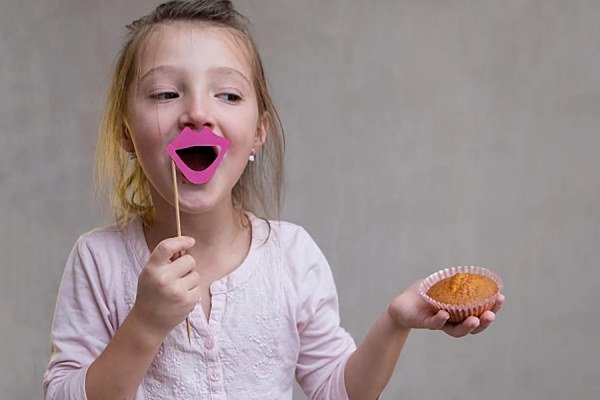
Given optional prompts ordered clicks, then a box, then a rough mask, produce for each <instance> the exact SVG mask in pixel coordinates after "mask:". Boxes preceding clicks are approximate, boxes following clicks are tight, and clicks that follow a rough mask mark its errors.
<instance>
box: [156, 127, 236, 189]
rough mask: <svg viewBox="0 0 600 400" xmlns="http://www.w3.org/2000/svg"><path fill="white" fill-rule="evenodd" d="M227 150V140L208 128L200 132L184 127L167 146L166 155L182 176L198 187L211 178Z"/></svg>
mask: <svg viewBox="0 0 600 400" xmlns="http://www.w3.org/2000/svg"><path fill="white" fill-rule="evenodd" d="M228 148H229V140H227V139H225V138H223V137H221V136H218V135H216V134H215V133H214V132H213V131H212V130H210V128H208V127H204V128H203V129H202V130H201V131H200V132H196V131H193V130H192V129H190V128H189V127H185V128H184V129H183V130H182V131H181V133H180V134H179V136H177V138H175V140H174V141H173V142H172V143H170V144H169V145H168V146H167V153H169V156H171V159H172V160H173V161H174V162H175V165H176V166H177V168H179V170H180V171H181V173H182V174H183V176H185V177H186V178H187V179H188V180H189V181H190V182H192V183H194V184H197V185H199V184H203V183H206V182H208V181H209V180H210V179H211V178H212V177H213V175H214V174H215V172H216V170H217V167H218V166H219V164H220V163H221V160H223V157H224V156H225V153H226V152H227V149H228Z"/></svg>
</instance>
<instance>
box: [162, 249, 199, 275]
mask: <svg viewBox="0 0 600 400" xmlns="http://www.w3.org/2000/svg"><path fill="white" fill-rule="evenodd" d="M163 268H164V270H165V271H166V273H167V274H168V276H169V277H170V278H171V279H181V278H183V277H185V276H186V275H188V274H189V273H190V272H192V271H194V269H195V268H196V260H195V259H194V257H192V256H191V255H189V254H186V255H184V256H183V257H181V258H178V259H177V260H175V261H173V262H172V263H170V264H166V265H164V266H163Z"/></svg>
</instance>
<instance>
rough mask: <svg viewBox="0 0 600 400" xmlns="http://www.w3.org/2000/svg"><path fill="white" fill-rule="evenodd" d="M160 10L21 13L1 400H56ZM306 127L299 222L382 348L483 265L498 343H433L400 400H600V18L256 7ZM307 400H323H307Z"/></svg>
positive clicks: (294, 130) (129, 6)
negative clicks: (409, 307)
mask: <svg viewBox="0 0 600 400" xmlns="http://www.w3.org/2000/svg"><path fill="white" fill-rule="evenodd" d="M157 3H158V2H157V1H150V0H129V1H120V0H102V1H97V0H24V1H18V2H17V1H13V2H9V1H8V0H2V5H1V6H0V57H1V58H0V60H1V61H0V88H1V90H2V91H1V93H2V95H0V132H1V135H2V139H3V144H2V145H1V147H0V224H1V231H0V232H1V235H2V236H1V240H0V254H1V255H2V262H1V266H2V275H1V278H0V279H1V280H0V318H1V320H2V322H1V324H0V338H1V340H0V400H9V399H10V400H12V399H40V398H41V376H42V373H43V371H44V369H45V365H46V362H47V361H48V351H49V349H48V332H49V329H50V324H51V320H52V312H53V308H54V301H55V296H56V292H57V289H58V284H59V281H60V277H61V273H62V269H63V267H64V263H65V261H66V257H67V255H68V253H69V251H70V249H71V247H72V245H73V243H74V241H75V240H76V238H77V236H79V234H81V233H82V232H84V231H87V230H89V229H91V228H93V227H95V226H97V225H99V224H104V223H107V222H109V219H108V218H107V217H105V216H104V215H103V214H102V212H101V209H100V207H99V206H98V205H97V204H95V203H94V200H93V197H92V195H91V188H92V186H91V185H92V181H91V178H92V157H93V151H94V146H95V140H96V133H97V129H98V122H99V115H100V106H101V103H102V99H103V96H104V90H105V84H106V79H107V76H108V71H109V68H110V66H111V65H112V62H113V60H114V57H115V54H116V50H117V48H118V46H119V43H120V40H121V37H122V33H123V31H124V28H123V27H124V25H125V24H126V23H127V22H129V21H130V20H132V19H134V18H135V17H137V16H139V15H140V14H142V13H145V12H147V11H150V10H151V8H153V6H155V5H156V4H157ZM238 3H239V4H240V9H241V10H242V11H243V12H245V13H246V14H247V15H248V16H249V17H250V19H251V20H252V21H253V24H254V26H255V30H256V34H257V38H258V41H259V46H260V48H261V51H262V55H263V58H264V62H265V64H266V69H267V73H268V77H269V80H270V83H271V86H272V88H273V92H274V96H275V100H276V102H277V104H278V106H279V110H280V112H281V116H282V119H283V122H284V126H285V128H286V133H287V140H288V177H289V186H288V192H287V203H286V208H285V213H284V214H285V216H286V218H288V219H290V220H292V221H294V222H297V223H300V224H302V225H304V226H306V227H307V228H308V230H309V231H310V232H311V233H312V234H313V236H314V237H315V238H316V239H317V241H318V242H319V244H320V245H321V247H322V249H323V251H324V252H325V253H326V255H327V256H328V258H329V260H330V263H331V265H332V268H333V270H334V273H335V276H336V279H337V282H338V287H339V293H340V301H341V309H342V318H343V323H344V325H345V326H346V327H347V328H348V329H349V330H350V331H351V332H352V333H353V334H354V336H355V337H356V339H357V340H358V341H360V340H361V339H362V337H363V336H364V335H365V334H366V331H367V330H368V328H369V327H370V324H371V323H372V322H373V321H374V320H375V318H376V316H377V315H378V314H379V313H380V312H381V311H382V310H383V309H384V307H385V306H386V305H387V303H388V302H389V301H390V299H391V298H392V297H393V296H394V295H395V294H397V293H398V292H399V291H401V290H402V289H403V288H404V287H406V286H407V285H409V284H410V283H411V282H412V281H414V280H415V279H417V278H419V277H421V276H424V275H427V274H428V273H430V272H432V271H434V270H437V269H439V268H443V267H447V266H452V265H457V264H481V265H485V266H488V267H491V268H493V269H495V270H496V271H497V272H498V273H499V274H500V275H501V276H502V277H503V278H504V280H505V283H506V290H505V293H506V295H507V303H506V306H505V308H504V309H503V311H502V313H501V314H500V315H499V316H498V319H497V322H496V323H495V325H494V326H493V328H492V329H490V331H489V332H486V333H485V334H483V335H480V336H475V337H470V338H466V339H462V340H455V339H451V338H449V337H446V336H444V335H443V334H440V333H435V332H429V331H425V332H414V333H412V334H411V336H410V338H409V341H408V344H407V346H406V348H405V351H404V354H403V359H402V360H401V362H400V363H399V367H398V368H397V371H396V374H395V375H394V377H393V379H392V381H391V383H390V385H389V387H388V389H387V390H386V394H385V396H384V398H388V399H400V398H403V399H434V398H437V399H442V398H443V399H475V398H480V399H490V400H496V399H497V400H500V399H568V398H576V399H592V398H594V399H597V398H598V396H599V394H600V364H599V360H600V357H599V356H600V345H599V344H598V332H599V331H600V319H599V318H598V312H597V305H598V304H599V303H600V295H599V293H600V271H599V270H598V259H600V211H598V204H599V203H600V183H599V173H598V171H599V170H600V157H599V156H598V152H599V150H600V132H599V128H600V23H599V22H598V21H600V1H598V0H570V1H567V0H529V1H527V0H497V1H482V0H479V1H476V0H452V1H443V0H439V1H435V0H421V1H417V0H414V1H408V0H404V1H401V0H387V1H384V0H374V1H370V2H367V1H362V0H353V1H342V0H328V1H317V0H303V1H300V0H251V1H243V2H242V1H238ZM298 398H302V397H301V396H298Z"/></svg>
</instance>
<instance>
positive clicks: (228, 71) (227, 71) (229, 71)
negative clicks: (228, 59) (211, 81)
mask: <svg viewBox="0 0 600 400" xmlns="http://www.w3.org/2000/svg"><path fill="white" fill-rule="evenodd" d="M208 72H209V73H215V74H220V75H234V76H237V77H240V78H242V79H243V80H244V81H246V83H247V84H248V85H249V86H250V87H252V84H251V83H250V80H249V79H248V78H247V77H246V75H244V74H243V73H241V72H240V71H238V70H237V69H235V68H231V67H212V68H210V69H209V70H208Z"/></svg>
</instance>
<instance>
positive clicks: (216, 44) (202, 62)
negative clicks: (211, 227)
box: [124, 23, 266, 213]
mask: <svg viewBox="0 0 600 400" xmlns="http://www.w3.org/2000/svg"><path fill="white" fill-rule="evenodd" d="M140 50H141V51H140V53H139V56H138V57H139V59H138V61H139V63H140V67H141V68H140V70H139V71H140V76H139V80H138V81H137V84H134V85H132V87H131V89H130V91H129V94H128V103H127V117H128V122H129V125H130V127H131V130H132V132H131V138H129V137H125V138H124V147H125V149H126V150H127V151H135V152H136V154H137V157H138V161H139V162H140V164H141V166H142V169H143V170H144V173H145V174H146V177H147V178H148V180H149V182H150V184H151V193H152V196H153V200H154V204H155V206H157V208H158V211H159V212H160V204H165V200H166V202H168V203H170V204H173V197H174V195H173V182H172V175H171V158H170V157H169V155H168V154H167V150H166V149H167V146H168V145H169V143H171V142H172V141H173V140H175V138H177V136H178V135H179V134H180V132H181V131H182V130H183V129H184V128H185V127H189V128H191V129H192V130H194V131H200V130H201V129H202V128H203V127H209V128H210V129H211V130H212V131H213V132H214V133H215V134H216V135H219V136H222V137H225V138H226V139H228V140H229V141H230V146H229V150H228V151H227V153H226V154H225V156H224V158H223V160H222V161H221V163H220V165H219V167H218V168H217V170H216V172H215V174H214V175H213V177H212V178H211V180H209V181H208V182H207V183H205V184H202V185H194V184H192V183H190V182H189V181H188V180H187V179H186V178H185V177H184V176H183V175H182V174H181V173H180V172H178V174H177V179H178V189H179V201H180V207H181V210H182V211H184V212H189V213H200V212H205V211H208V210H211V209H213V208H215V207H217V206H219V207H221V206H225V205H226V206H229V207H230V206H231V191H232V189H233V187H234V185H235V184H236V182H237V181H238V179H239V178H240V176H241V174H242V172H243V171H244V168H245V167H246V164H247V162H248V156H249V155H250V154H251V152H252V149H254V151H255V152H258V150H259V149H260V147H261V145H262V144H263V143H264V140H265V136H266V129H265V128H266V127H265V126H264V124H262V118H259V115H258V107H257V99H256V94H255V90H254V87H253V85H252V83H251V82H252V75H251V74H252V71H251V68H250V65H249V63H248V61H247V59H246V55H245V53H244V51H243V50H242V48H241V46H240V45H239V44H238V43H236V41H235V38H234V37H233V35H232V34H231V33H230V32H229V31H227V30H226V29H224V28H215V27H210V28H207V27H201V26H198V25H193V24H192V23H178V24H173V25H167V26H163V27H161V28H159V29H157V30H156V31H155V32H153V33H152V34H151V35H150V36H149V37H148V39H147V40H146V41H145V44H144V45H143V47H142V48H141V49H140Z"/></svg>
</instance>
